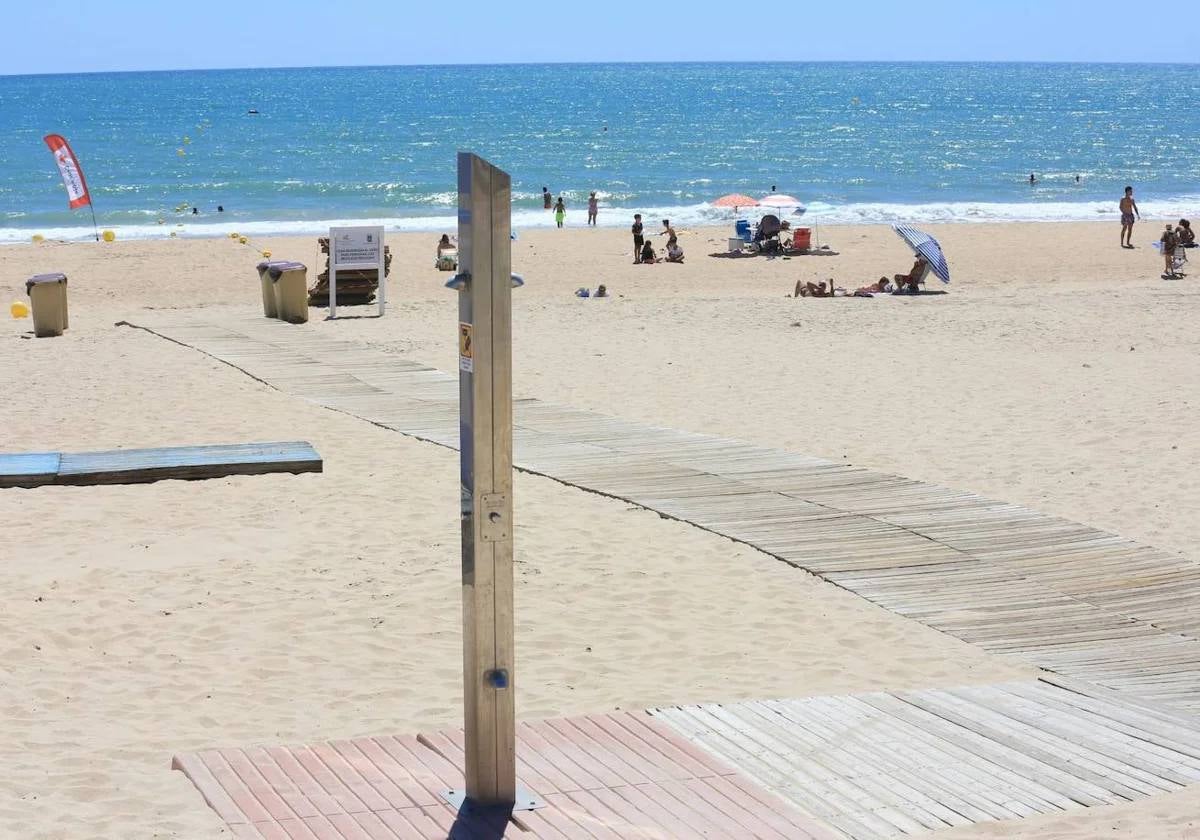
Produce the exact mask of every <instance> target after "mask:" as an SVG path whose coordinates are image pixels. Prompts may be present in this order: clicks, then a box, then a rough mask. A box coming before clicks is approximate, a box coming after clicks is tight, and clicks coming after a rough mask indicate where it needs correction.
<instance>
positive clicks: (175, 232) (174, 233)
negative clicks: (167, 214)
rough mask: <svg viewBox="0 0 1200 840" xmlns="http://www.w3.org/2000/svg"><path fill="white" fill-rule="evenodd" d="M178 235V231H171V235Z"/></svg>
mask: <svg viewBox="0 0 1200 840" xmlns="http://www.w3.org/2000/svg"><path fill="white" fill-rule="evenodd" d="M178 235H179V233H178V231H174V230H173V231H171V236H178Z"/></svg>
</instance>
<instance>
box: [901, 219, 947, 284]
mask: <svg viewBox="0 0 1200 840" xmlns="http://www.w3.org/2000/svg"><path fill="white" fill-rule="evenodd" d="M892 230H894V231H896V235H897V236H899V237H900V238H901V239H903V240H904V241H905V242H907V243H908V247H910V248H912V249H913V253H914V254H916V255H917V256H918V257H920V258H921V259H923V260H925V262H927V263H929V268H930V270H931V271H933V273H934V274H936V275H937V276H938V279H940V280H941V281H942V282H943V283H949V282H950V266H948V265H946V255H945V254H943V253H942V246H941V245H939V244H938V241H937V240H936V239H934V238H933V237H932V236H930V235H929V234H928V233H923V232H922V231H919V230H917V229H916V228H915V227H912V226H911V225H902V224H900V223H899V222H897V223H895V224H893V225H892Z"/></svg>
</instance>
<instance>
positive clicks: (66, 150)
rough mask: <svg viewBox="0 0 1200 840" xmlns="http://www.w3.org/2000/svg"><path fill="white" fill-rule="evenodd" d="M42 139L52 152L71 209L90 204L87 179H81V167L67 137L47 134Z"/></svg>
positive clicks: (90, 198)
mask: <svg viewBox="0 0 1200 840" xmlns="http://www.w3.org/2000/svg"><path fill="white" fill-rule="evenodd" d="M43 139H44V140H45V141H46V145H47V146H49V147H50V151H51V152H53V154H54V162H55V163H57V164H58V171H59V174H61V175H62V179H63V186H64V187H66V188H67V198H68V199H69V204H70V207H71V209H72V210H74V209H75V208H76V207H82V206H83V205H85V204H91V203H92V197H91V196H90V195H88V188H87V181H85V180H84V179H83V168H82V167H81V166H80V165H79V159H78V158H76V157H75V153H74V152H72V151H71V144H70V143H68V142H67V138H65V137H63V136H62V135H61V134H47V135H46V136H45V137H44V138H43Z"/></svg>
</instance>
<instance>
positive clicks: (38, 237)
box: [30, 233, 46, 245]
mask: <svg viewBox="0 0 1200 840" xmlns="http://www.w3.org/2000/svg"><path fill="white" fill-rule="evenodd" d="M30 239H32V240H33V244H34V245H37V244H38V243H39V242H45V241H46V237H44V236H42V235H41V234H40V233H35V234H34V235H33V236H31V237H30Z"/></svg>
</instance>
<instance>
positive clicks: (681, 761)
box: [174, 713, 838, 840]
mask: <svg viewBox="0 0 1200 840" xmlns="http://www.w3.org/2000/svg"><path fill="white" fill-rule="evenodd" d="M517 764H518V777H519V779H520V780H521V782H522V784H523V785H524V786H526V787H527V788H528V789H530V790H532V791H534V792H535V794H536V795H537V796H538V797H540V798H541V799H542V800H544V801H545V803H546V807H544V808H539V809H537V810H533V811H517V812H513V813H512V814H508V813H501V814H494V813H493V814H486V813H477V814H474V815H472V814H469V813H464V814H460V813H458V812H456V811H455V810H454V809H453V808H451V806H450V805H448V804H447V803H446V802H445V800H443V799H442V795H441V794H442V791H444V790H449V789H461V787H462V784H463V775H462V769H461V768H462V765H463V736H462V732H461V731H456V732H438V733H434V734H432V735H417V736H386V737H375V738H355V739H350V740H344V741H332V742H327V743H321V744H315V745H312V746H301V747H266V748H252V749H223V750H206V751H204V752H200V753H194V754H187V755H179V756H176V757H175V761H174V767H175V768H176V769H178V770H182V771H183V772H184V773H185V774H187V776H188V778H190V779H191V780H192V782H193V783H194V784H195V785H196V787H197V788H198V789H199V790H200V792H201V794H203V796H204V799H205V801H206V802H208V804H209V805H210V806H211V807H212V808H213V810H215V811H216V812H217V814H219V815H220V817H221V818H222V819H223V820H224V821H225V822H226V824H227V825H229V826H230V828H231V829H232V830H233V832H234V836H236V837H239V838H256V839H257V840H262V838H265V840H385V838H386V840H397V838H400V839H401V840H422V838H429V839H430V840H432V838H447V837H449V838H453V840H495V839H496V838H501V837H508V838H529V840H535V838H548V839H549V840H592V838H594V839H595V840H682V838H691V837H695V838H701V837H704V838H714V840H717V839H719V840H754V839H755V838H764V840H768V839H769V840H836V838H837V837H838V835H837V834H835V833H834V832H832V831H830V830H828V829H826V828H824V827H822V826H821V825H820V824H819V823H818V822H817V821H816V820H813V819H812V818H810V817H808V816H805V815H804V814H802V813H800V812H799V811H798V810H797V809H796V808H794V807H793V806H792V805H790V804H788V803H787V802H786V801H784V800H783V799H781V798H779V797H777V796H775V795H774V794H772V793H769V792H768V791H766V790H764V789H763V788H762V787H760V786H759V785H756V784H755V783H754V782H752V781H750V780H749V779H747V778H746V777H745V776H743V775H742V774H740V773H738V772H737V771H736V770H734V769H733V768H732V767H730V766H729V765H728V764H726V763H725V762H724V761H722V760H720V759H719V758H716V757H715V756H713V755H712V754H710V753H709V752H707V751H705V750H702V749H699V748H698V747H696V746H694V745H693V744H691V743H690V742H689V741H688V740H686V739H684V738H682V737H681V736H680V735H678V734H676V733H675V732H673V731H672V729H671V728H670V727H669V726H667V725H665V724H664V723H662V722H661V721H658V720H656V719H654V718H652V717H651V716H649V715H647V714H645V713H638V714H629V713H626V714H614V715H593V716H590V717H581V718H568V719H559V720H550V721H539V722H537V723H521V724H520V725H519V726H518V732H517Z"/></svg>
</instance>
